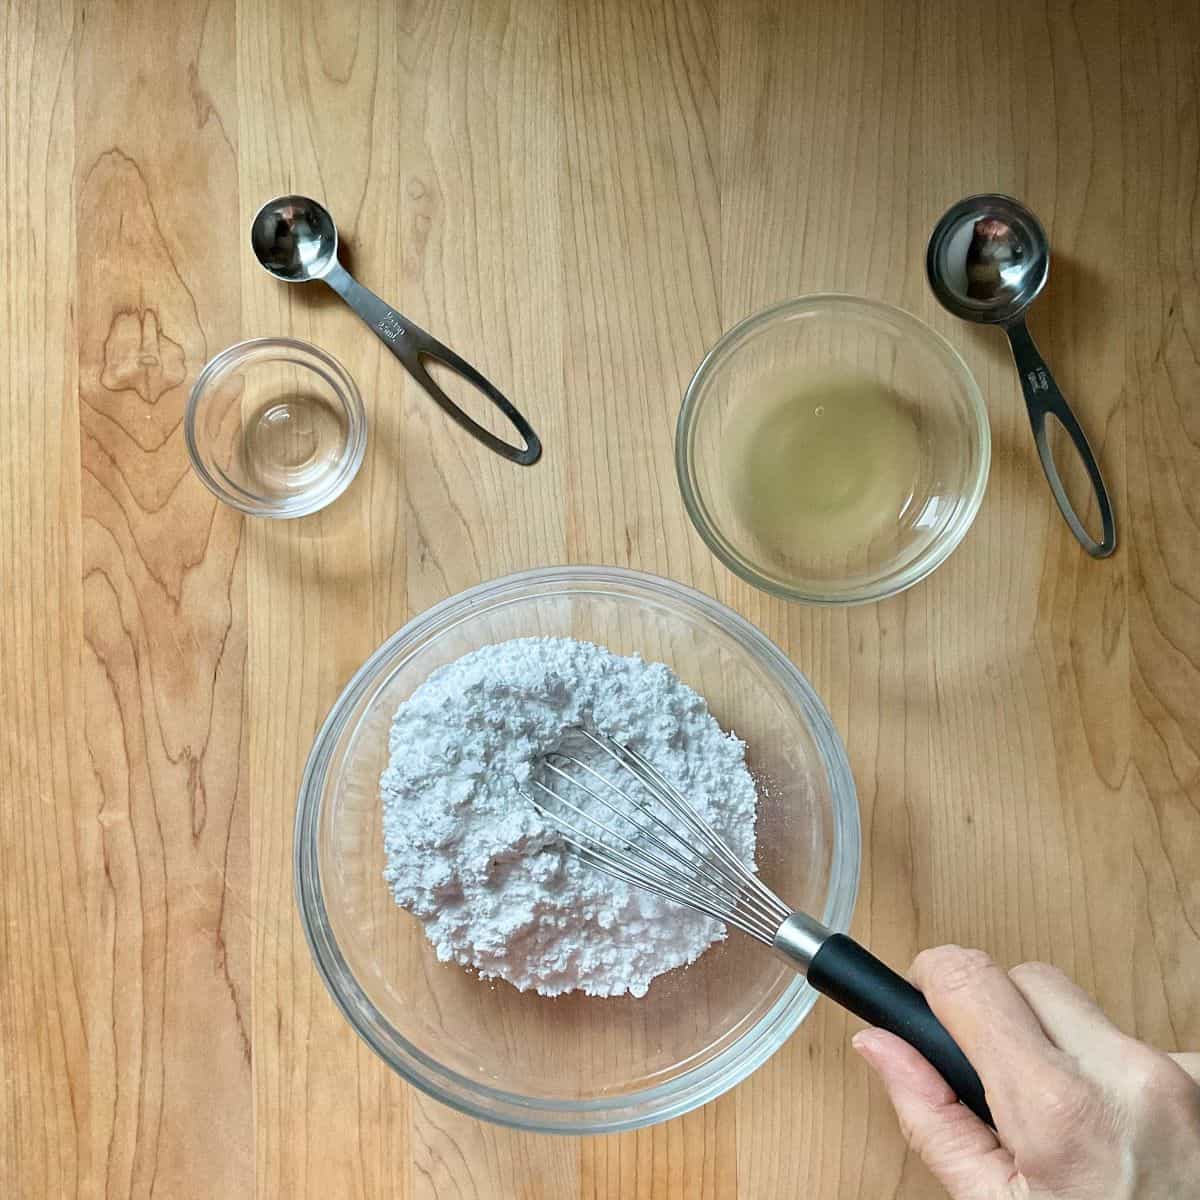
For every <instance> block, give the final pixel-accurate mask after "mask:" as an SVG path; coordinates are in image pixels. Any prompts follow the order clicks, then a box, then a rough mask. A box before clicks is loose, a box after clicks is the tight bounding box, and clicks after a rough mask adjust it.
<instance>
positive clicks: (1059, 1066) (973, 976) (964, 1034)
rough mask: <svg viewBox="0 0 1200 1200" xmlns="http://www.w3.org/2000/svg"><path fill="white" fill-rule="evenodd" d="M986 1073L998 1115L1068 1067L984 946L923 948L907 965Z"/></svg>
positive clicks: (1011, 1112) (1012, 1112) (1010, 1112)
mask: <svg viewBox="0 0 1200 1200" xmlns="http://www.w3.org/2000/svg"><path fill="white" fill-rule="evenodd" d="M909 974H910V975H911V977H912V980H913V982H914V983H915V984H916V986H917V987H918V988H920V990H921V991H922V992H923V993H924V995H925V999H926V1001H927V1002H928V1003H929V1007H930V1008H932V1009H933V1011H934V1013H935V1014H936V1016H937V1018H938V1020H940V1021H941V1022H942V1024H943V1025H945V1027H946V1029H947V1031H948V1032H949V1033H950V1036H951V1037H953V1038H954V1040H955V1041H956V1042H957V1043H958V1045H959V1047H960V1048H961V1050H962V1052H963V1053H964V1054H965V1055H966V1056H967V1058H968V1059H969V1060H970V1062H971V1065H972V1066H973V1067H974V1068H975V1070H976V1071H977V1072H978V1073H979V1077H980V1079H981V1080H983V1086H984V1091H985V1092H986V1093H987V1099H988V1104H989V1105H990V1106H991V1108H992V1112H993V1113H995V1115H996V1117H997V1123H998V1125H1001V1124H1003V1121H1004V1118H1005V1117H1006V1116H1007V1117H1015V1116H1017V1114H1018V1113H1019V1112H1020V1110H1021V1108H1022V1103H1021V1102H1022V1100H1023V1099H1024V1098H1025V1097H1028V1096H1030V1095H1031V1094H1032V1095H1035V1096H1036V1095H1038V1094H1039V1093H1041V1092H1043V1090H1044V1089H1046V1088H1048V1087H1049V1086H1050V1085H1051V1083H1052V1081H1053V1080H1055V1079H1058V1078H1061V1076H1062V1075H1063V1073H1064V1070H1065V1066H1066V1064H1065V1058H1064V1055H1063V1053H1062V1051H1061V1050H1059V1049H1058V1048H1057V1047H1056V1046H1055V1045H1054V1044H1053V1043H1052V1042H1051V1041H1050V1039H1049V1038H1048V1037H1047V1036H1046V1032H1045V1030H1044V1029H1043V1028H1042V1026H1041V1024H1040V1022H1039V1021H1038V1019H1037V1015H1036V1014H1035V1013H1034V1011H1033V1009H1032V1008H1030V1007H1029V1004H1028V1003H1027V1001H1026V1000H1025V997H1024V996H1023V995H1022V994H1021V992H1020V990H1019V989H1018V988H1017V986H1016V984H1014V983H1013V981H1012V980H1011V979H1010V978H1009V977H1008V972H1006V971H1005V970H1004V969H1003V968H1002V967H1000V966H998V965H997V964H996V963H994V962H993V961H992V960H991V959H990V958H989V957H988V956H987V955H986V954H985V953H984V952H983V951H982V950H965V949H963V947H961V946H939V947H937V948H936V949H933V950H925V951H922V952H921V953H920V954H918V955H917V957H916V958H915V959H914V960H913V965H912V968H911V970H910V972H909Z"/></svg>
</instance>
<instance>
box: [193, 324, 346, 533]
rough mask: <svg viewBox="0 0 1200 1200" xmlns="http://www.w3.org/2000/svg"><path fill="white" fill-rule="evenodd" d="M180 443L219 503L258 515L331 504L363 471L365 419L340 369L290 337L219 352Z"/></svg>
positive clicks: (201, 382) (201, 381)
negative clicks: (184, 445)
mask: <svg viewBox="0 0 1200 1200" xmlns="http://www.w3.org/2000/svg"><path fill="white" fill-rule="evenodd" d="M184 438H185V440H186V442H187V449H188V455H189V456H190V458H191V460H192V466H193V467H194V468H195V470H196V474H197V475H199V476H200V478H201V480H203V482H204V484H205V486H206V487H207V488H208V489H209V491H211V492H212V493H213V494H214V495H215V496H216V497H217V498H218V499H220V500H223V501H224V502H225V503H226V504H229V505H232V506H233V507H234V508H236V509H239V510H240V511H241V512H244V513H249V514H250V515H251V516H255V517H303V516H306V515H307V514H309V513H314V512H316V511H317V510H318V509H322V508H324V507H325V506H326V505H328V504H331V503H332V502H333V501H334V500H336V499H337V498H338V496H340V495H341V494H342V493H343V492H344V491H345V490H346V488H347V487H349V486H350V482H351V480H353V478H354V476H355V475H356V474H357V473H358V468H359V467H360V466H361V465H362V460H363V453H364V451H365V450H366V445H367V414H366V412H365V410H364V409H363V402H362V397H361V396H360V395H359V393H358V388H357V387H356V386H355V383H354V380H353V379H351V378H350V376H349V374H348V373H347V371H346V369H345V367H343V366H342V364H341V363H339V362H338V361H337V360H336V359H335V358H333V357H332V356H331V355H329V354H326V353H325V351H324V350H321V349H319V348H318V347H316V346H312V345H310V344H309V343H307V342H301V341H296V340H295V339H293V338H254V339H252V340H250V341H247V342H238V343H237V344H236V345H233V346H230V347H228V349H225V350H222V351H221V353H220V354H218V355H216V356H215V357H214V358H212V359H210V360H209V361H208V363H207V364H205V367H204V369H203V370H202V371H201V372H200V377H199V378H198V379H197V380H196V384H195V386H194V387H193V388H192V393H191V396H190V397H189V398H188V405H187V414H186V416H185V418H184Z"/></svg>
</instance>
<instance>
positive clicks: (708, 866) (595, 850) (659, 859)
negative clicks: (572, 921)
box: [523, 727, 791, 945]
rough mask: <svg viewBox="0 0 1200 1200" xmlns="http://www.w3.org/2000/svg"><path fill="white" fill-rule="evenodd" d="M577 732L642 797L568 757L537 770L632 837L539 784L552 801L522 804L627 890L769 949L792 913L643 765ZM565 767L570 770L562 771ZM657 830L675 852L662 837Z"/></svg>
mask: <svg viewBox="0 0 1200 1200" xmlns="http://www.w3.org/2000/svg"><path fill="white" fill-rule="evenodd" d="M577 732H579V733H580V734H582V735H583V736H584V737H586V738H587V739H588V740H589V741H590V742H591V743H592V744H593V745H594V746H596V747H597V748H598V749H600V750H602V751H603V752H604V753H605V754H606V755H607V756H608V757H609V758H610V759H612V761H614V762H615V763H616V764H617V765H618V766H619V767H620V768H621V769H622V770H623V771H626V772H628V773H629V774H631V775H632V776H633V777H634V779H635V780H636V781H637V783H638V785H639V786H640V789H641V792H642V793H643V794H641V795H636V796H634V795H631V794H630V792H629V791H628V790H626V789H625V788H623V787H621V786H619V785H618V784H617V783H615V782H614V781H613V780H612V779H609V778H608V777H606V776H605V775H603V774H601V773H600V772H599V771H597V770H596V769H595V768H594V767H592V766H590V765H589V764H587V763H585V762H582V761H581V760H580V759H578V758H576V757H574V756H573V755H570V754H566V753H563V752H557V753H554V754H550V755H547V756H546V757H545V758H544V759H543V765H544V766H545V768H546V769H547V770H548V771H549V772H550V773H551V774H552V775H554V776H555V777H557V778H558V779H560V780H562V781H563V782H564V783H566V784H569V785H571V786H572V787H574V788H577V789H579V790H580V791H581V792H582V793H584V794H585V795H586V796H588V797H590V798H591V799H592V800H593V801H595V802H596V803H597V804H599V805H600V806H601V807H602V808H603V809H604V810H606V811H607V812H609V813H611V814H613V816H615V817H616V818H617V819H618V821H620V822H621V823H622V825H624V826H628V827H629V830H630V831H632V834H631V833H630V832H629V831H626V830H623V829H622V828H620V827H614V825H613V824H611V823H610V822H609V821H607V820H604V819H603V818H602V815H600V814H597V813H596V812H594V811H587V810H585V809H583V808H581V807H580V806H579V805H577V804H574V803H572V802H571V800H569V799H568V798H567V797H566V796H564V795H563V794H562V790H561V789H560V790H555V789H554V788H552V787H550V786H548V785H547V784H546V783H544V782H542V781H541V780H534V781H533V783H534V786H535V787H536V788H537V789H539V790H540V791H541V792H543V793H544V794H545V795H546V796H547V797H548V798H550V800H551V801H552V804H551V805H547V804H543V803H542V802H540V801H539V800H536V799H534V797H532V796H530V795H529V794H528V793H523V794H524V795H525V798H526V799H527V800H528V801H529V802H530V803H531V804H532V805H533V806H534V807H535V808H536V809H537V811H538V812H540V813H541V814H542V815H543V816H545V817H546V818H547V819H548V820H550V821H551V822H552V823H553V824H554V825H556V826H557V827H558V829H559V830H560V832H562V833H564V835H568V836H565V838H564V840H565V841H566V842H567V844H568V846H569V847H570V848H571V849H572V850H573V851H574V852H575V853H576V854H577V856H578V857H580V858H581V859H583V860H584V861H587V862H589V863H591V864H592V865H594V866H597V867H599V868H600V869H602V870H605V871H607V872H608V873H609V874H611V875H614V876H616V877H617V878H619V879H622V880H623V881H625V882H627V883H631V884H634V885H635V886H641V887H646V888H648V889H649V890H650V891H654V892H656V893H658V894H659V895H661V896H665V897H666V898H667V899H670V900H674V901H676V902H677V903H681V904H686V905H689V906H690V907H692V908H697V909H699V910H700V911H701V912H703V913H705V914H706V915H708V916H711V917H713V918H715V919H716V920H719V921H727V922H728V923H729V924H731V925H733V926H734V927H735V928H738V929H741V930H743V932H745V933H748V934H750V935H751V936H752V937H755V938H757V939H758V940H759V941H762V942H765V943H766V944H767V945H771V944H772V942H773V939H774V937H775V934H776V932H777V931H778V929H779V926H780V924H781V922H782V921H784V920H785V919H786V918H787V916H788V915H789V913H790V911H791V910H790V909H789V908H788V907H787V906H786V905H785V904H784V903H783V902H782V901H781V900H780V899H779V897H777V896H776V895H775V894H774V892H772V891H771V890H770V888H768V887H767V886H766V885H765V884H764V883H762V881H761V880H760V879H759V878H758V877H757V876H756V875H755V874H754V873H753V872H751V871H750V870H749V869H748V868H747V867H746V866H745V865H744V864H743V863H742V861H741V860H740V859H739V858H738V857H737V856H736V855H735V854H734V853H733V851H732V850H731V849H730V848H729V847H728V846H727V845H726V844H725V842H724V841H723V840H722V839H721V837H720V836H719V835H718V834H717V833H716V831H715V830H714V829H713V828H712V826H711V825H709V823H708V822H707V821H706V820H705V819H704V818H703V817H702V816H701V815H700V814H699V813H698V812H696V810H695V809H694V808H693V807H692V806H691V805H690V804H689V803H688V802H687V800H686V799H684V797H683V796H682V795H681V794H680V792H679V791H678V789H677V788H675V787H674V785H672V784H671V783H670V782H669V781H668V780H667V779H666V778H665V777H664V776H663V774H662V773H661V772H660V771H659V770H658V769H657V768H656V767H654V765H653V764H652V763H650V762H649V761H648V760H647V759H646V758H645V757H643V756H642V755H641V754H639V753H638V752H637V751H636V750H632V749H630V748H629V747H627V746H622V745H621V744H620V743H617V742H615V741H612V740H611V739H609V738H604V737H601V736H599V735H597V734H595V733H593V732H592V731H591V730H588V729H585V728H582V727H581V728H579V729H578V731H577ZM559 764H562V765H559ZM568 767H569V768H570V769H565V768H568ZM581 776H585V777H589V778H591V779H592V780H595V781H596V783H598V784H600V785H602V787H603V789H604V791H605V792H607V793H609V794H610V795H612V796H615V797H616V798H617V800H618V801H619V803H614V801H613V800H612V799H610V798H609V795H605V794H602V792H600V791H597V790H596V789H595V788H594V787H592V786H589V785H588V783H587V782H585V779H584V778H581ZM654 802H657V804H658V805H659V806H660V807H661V809H662V810H663V811H665V812H666V813H667V814H668V815H669V816H671V817H673V818H674V819H675V820H676V821H678V822H680V823H681V824H682V825H683V826H684V828H685V830H686V831H687V832H688V833H690V834H691V835H693V836H694V838H695V839H697V841H699V843H701V844H700V845H697V844H696V842H694V841H690V840H689V839H688V837H687V836H685V835H684V834H683V833H681V832H680V831H679V829H677V828H676V827H675V825H673V824H672V823H671V822H670V821H668V820H665V819H664V818H663V816H662V815H660V813H659V812H657V811H656V810H655V807H654ZM563 809H566V810H567V811H569V812H570V813H572V814H574V816H575V817H577V818H579V820H580V821H582V822H584V827H583V828H581V827H580V826H579V825H577V824H575V823H574V822H572V821H570V820H569V819H568V818H567V817H566V816H564V814H563V812H562V810H563ZM634 814H636V815H634ZM656 828H657V830H660V831H661V832H662V834H665V835H666V837H668V838H670V840H671V842H672V843H674V845H672V844H670V843H668V841H667V840H665V838H664V837H663V836H660V834H659V833H658V832H656ZM593 830H600V831H602V832H603V833H604V834H607V835H608V836H609V837H610V838H612V839H614V840H615V841H616V843H617V845H609V844H608V843H607V842H605V841H604V840H603V839H602V838H600V837H597V835H596V833H595V832H594V831H593ZM569 835H574V836H569ZM677 847H678V848H677ZM631 851H632V853H630V852H631Z"/></svg>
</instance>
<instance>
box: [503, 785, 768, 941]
mask: <svg viewBox="0 0 1200 1200" xmlns="http://www.w3.org/2000/svg"><path fill="white" fill-rule="evenodd" d="M522 794H523V795H524V796H525V799H526V800H528V801H529V803H530V804H532V805H533V807H534V808H535V809H537V811H538V812H540V813H541V814H542V815H543V816H545V817H547V818H548V819H549V820H550V821H551V822H552V823H553V824H554V825H555V826H556V827H557V828H558V830H559V832H560V833H562V834H563V841H564V842H566V844H567V845H568V846H570V847H571V848H572V849H573V850H574V851H575V853H576V856H577V857H578V858H579V859H580V860H581V861H583V862H587V863H590V864H592V865H593V866H596V867H598V868H599V869H600V870H602V871H604V872H605V873H607V874H609V875H612V876H613V877H614V878H616V879H621V880H623V881H624V882H626V883H631V884H633V885H634V886H635V887H641V888H645V889H646V890H647V891H651V892H654V893H656V894H657V895H659V896H664V897H665V898H666V899H668V900H674V901H675V902H676V903H677V904H684V905H686V906H688V907H689V908H695V909H697V910H698V911H700V912H702V913H704V914H705V915H706V916H709V917H712V918H713V919H714V920H717V921H725V922H727V923H728V924H730V925H733V926H734V927H735V928H737V929H740V930H742V932H743V933H746V934H749V935H750V936H751V937H754V938H757V939H758V940H759V941H761V942H764V943H765V944H767V945H768V946H769V945H771V943H772V937H773V934H772V932H771V930H770V929H768V927H767V926H766V925H764V924H762V923H760V922H758V921H755V920H753V919H749V918H745V917H743V916H741V915H740V914H738V913H736V912H735V913H730V912H729V911H728V910H727V909H723V908H718V907H716V906H715V905H713V904H712V903H711V902H710V901H709V900H708V898H707V897H705V896H704V895H703V894H702V893H698V892H695V891H693V890H692V889H690V888H688V887H686V886H684V885H682V884H680V883H679V881H678V880H672V879H670V878H664V877H663V876H662V875H661V874H660V873H659V872H657V871H647V870H646V867H645V864H644V863H642V862H639V861H637V860H635V859H632V858H630V857H629V856H627V855H625V854H623V853H622V852H621V851H619V850H615V849H613V848H612V847H610V846H605V845H604V844H603V843H602V842H596V841H595V839H594V837H593V836H592V835H591V834H588V833H584V832H583V831H582V830H580V829H579V828H578V827H577V826H575V825H574V824H572V823H571V822H570V821H568V820H567V819H566V818H565V817H563V816H562V814H561V813H558V812H555V811H551V810H550V809H548V808H547V807H546V806H545V805H543V804H542V803H540V802H539V801H538V800H535V799H534V798H533V797H532V796H530V795H529V794H528V793H525V792H523V793H522ZM556 798H557V799H559V800H560V802H562V803H564V804H566V805H567V807H568V808H572V809H574V806H573V805H571V804H569V803H567V802H566V801H561V798H560V797H556ZM575 811H578V810H575ZM571 834H575V835H576V836H575V837H572V836H571ZM577 839H582V840H577Z"/></svg>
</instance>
